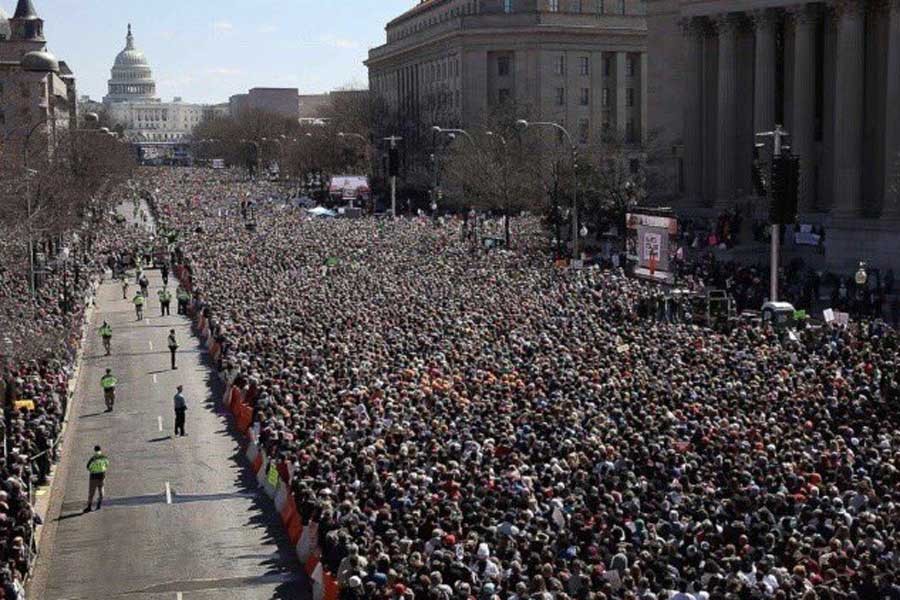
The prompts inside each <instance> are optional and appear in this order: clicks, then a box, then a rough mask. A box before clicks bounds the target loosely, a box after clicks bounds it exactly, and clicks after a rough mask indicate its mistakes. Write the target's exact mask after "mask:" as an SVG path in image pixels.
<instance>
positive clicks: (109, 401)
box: [100, 369, 119, 412]
mask: <svg viewBox="0 0 900 600" xmlns="http://www.w3.org/2000/svg"><path fill="white" fill-rule="evenodd" d="M117 383H119V381H118V380H117V379H116V378H115V377H114V376H113V374H112V369H107V370H106V375H104V376H103V377H101V378H100V387H102V388H103V400H104V402H106V412H112V409H113V406H114V405H115V403H116V384H117Z"/></svg>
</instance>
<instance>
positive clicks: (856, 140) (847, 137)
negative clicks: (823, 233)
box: [832, 0, 865, 217]
mask: <svg viewBox="0 0 900 600" xmlns="http://www.w3.org/2000/svg"><path fill="white" fill-rule="evenodd" d="M833 6H834V16H833V18H834V19H835V32H836V37H835V65H834V71H835V72H834V92H835V98H834V175H833V180H832V187H833V189H834V204H833V207H832V214H833V215H834V216H836V217H840V216H843V217H851V216H858V215H859V214H860V212H861V209H862V203H861V194H860V192H861V187H860V186H861V177H862V169H861V163H862V140H863V118H862V117H863V115H862V111H863V105H862V103H863V82H864V76H865V70H864V67H865V58H864V56H865V54H864V48H865V46H864V42H865V15H864V14H863V3H862V1H861V0H840V1H838V2H835V3H834V5H833Z"/></svg>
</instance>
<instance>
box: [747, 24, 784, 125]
mask: <svg viewBox="0 0 900 600" xmlns="http://www.w3.org/2000/svg"><path fill="white" fill-rule="evenodd" d="M752 17H753V28H754V35H755V38H756V45H755V50H754V86H753V130H754V133H758V132H760V131H772V130H773V129H775V27H776V25H777V24H778V21H779V20H780V19H781V15H780V14H779V13H778V12H776V11H774V10H772V9H763V10H755V11H753V14H752Z"/></svg>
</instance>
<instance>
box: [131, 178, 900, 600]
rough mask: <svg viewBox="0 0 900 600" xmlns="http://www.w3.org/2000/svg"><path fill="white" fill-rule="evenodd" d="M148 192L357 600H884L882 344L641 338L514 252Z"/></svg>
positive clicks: (582, 286)
mask: <svg viewBox="0 0 900 600" xmlns="http://www.w3.org/2000/svg"><path fill="white" fill-rule="evenodd" d="M143 177H144V180H143V181H142V182H141V185H142V186H144V187H146V188H147V189H153V190H156V193H155V199H156V203H157V206H158V210H159V212H160V214H161V215H163V221H164V223H165V224H166V226H167V227H171V228H175V229H177V230H178V231H179V245H180V248H179V256H180V257H182V260H183V262H184V264H185V266H186V269H187V272H188V273H189V275H188V277H189V278H190V287H191V289H192V292H193V294H194V299H195V306H196V307H197V310H202V311H203V312H204V314H205V315H206V316H207V318H208V320H209V322H210V324H211V329H212V331H213V335H214V336H215V338H216V341H218V342H219V343H220V345H221V347H222V349H223V352H222V358H221V363H220V364H219V365H218V367H219V368H220V369H221V370H222V372H223V373H224V374H225V375H226V376H227V377H228V379H229V380H231V381H232V382H233V384H234V385H237V386H240V387H243V388H244V389H245V390H246V391H247V394H246V395H247V398H248V399H249V400H250V402H251V403H252V406H253V410H254V421H255V423H256V427H258V430H259V439H260V443H261V446H262V448H263V449H264V451H265V452H266V453H267V454H268V455H269V457H271V458H273V459H275V460H281V461H284V462H286V463H288V464H289V465H290V469H291V471H292V473H293V477H292V480H291V487H292V489H293V492H294V497H295V500H296V502H297V508H298V511H299V513H300V514H301V516H302V518H303V520H304V523H310V522H317V523H318V524H319V525H318V543H319V546H320V547H321V549H322V562H323V563H324V564H325V566H326V567H327V568H328V569H329V570H330V571H331V572H332V573H334V574H335V575H336V577H337V579H338V582H339V584H340V586H341V594H342V597H343V598H345V599H346V600H360V599H366V600H369V599H378V600H387V599H389V598H395V599H400V598H403V599H413V598H419V599H423V598H428V599H430V600H450V599H459V600H469V599H477V600H520V599H522V598H526V597H527V598H533V599H535V600H569V599H578V600H604V599H607V598H623V599H628V600H633V599H638V598H640V599H654V598H666V599H668V598H674V599H677V600H701V599H705V598H740V599H744V598H779V599H780V598H793V597H797V598H804V599H813V598H823V599H838V598H860V599H873V600H874V599H876V598H898V597H900V586H898V584H897V582H896V581H897V573H898V568H900V530H898V523H900V492H898V490H900V472H898V468H900V427H898V415H900V412H898V410H897V409H898V407H900V375H898V362H897V346H898V338H897V335H896V333H894V332H892V331H890V330H887V329H885V328H876V327H870V326H868V325H867V324H865V323H863V324H854V325H853V326H851V327H850V328H846V329H841V328H838V327H833V326H826V327H822V328H809V329H807V330H805V331H803V332H801V334H800V335H799V337H796V338H794V339H788V338H782V337H780V336H778V335H776V334H775V333H774V332H772V331H768V330H761V329H755V328H752V327H750V326H740V327H738V328H737V329H736V330H735V331H733V332H732V333H730V334H727V335H725V334H717V333H714V332H711V331H706V330H701V329H698V328H696V327H693V326H690V325H684V324H669V323H654V324H652V325H650V324H648V323H647V322H646V321H643V320H641V319H640V318H639V317H638V315H637V310H636V307H637V306H638V305H639V304H640V300H641V299H643V298H645V297H646V295H647V294H651V293H653V292H652V290H651V288H649V287H646V286H645V284H642V283H640V282H637V281H635V280H632V279H629V278H626V277H625V276H624V275H623V274H622V273H621V272H619V271H601V270H598V269H588V270H584V271H580V272H568V271H560V270H557V269H554V268H553V267H552V266H551V265H550V263H549V261H548V260H547V259H546V257H545V256H541V255H540V254H539V252H538V251H537V249H536V248H531V247H530V245H529V244H528V243H521V244H517V250H516V252H506V251H492V252H487V251H484V250H483V249H477V248H475V247H473V246H472V245H471V244H469V243H468V242H467V241H466V240H465V239H463V236H462V235H461V228H460V227H459V224H457V223H453V222H447V223H443V222H440V221H437V222H435V221H431V220H426V219H406V220H400V221H397V222H392V221H379V220H375V219H363V220H325V221H323V220H317V219H312V218H310V217H309V216H308V215H307V214H306V213H305V211H303V210H301V209H300V208H298V207H295V206H292V205H290V204H289V203H285V202H281V201H278V200H267V199H266V198H270V197H273V194H271V193H270V192H269V190H267V189H265V188H263V187H256V186H255V184H241V187H240V188H238V187H237V184H235V183H233V182H229V181H228V179H227V177H228V175H222V174H212V173H209V172H207V173H203V172H200V171H188V170H180V171H176V172H172V171H154V172H149V173H144V175H143ZM237 189H240V192H239V193H235V190H237ZM248 194H249V195H248ZM515 229H516V231H517V232H519V233H520V234H522V232H526V233H525V234H522V235H525V237H527V231H528V229H529V224H528V223H527V222H524V223H517V224H516V228H515Z"/></svg>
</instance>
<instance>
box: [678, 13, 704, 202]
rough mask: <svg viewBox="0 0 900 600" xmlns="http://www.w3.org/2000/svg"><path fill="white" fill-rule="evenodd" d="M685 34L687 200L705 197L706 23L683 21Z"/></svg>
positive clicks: (702, 21)
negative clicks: (704, 56)
mask: <svg viewBox="0 0 900 600" xmlns="http://www.w3.org/2000/svg"><path fill="white" fill-rule="evenodd" d="M681 25H682V32H683V33H684V38H685V39H684V48H685V58H684V85H685V89H684V191H685V196H686V199H687V201H688V202H689V203H690V204H692V205H695V204H700V203H701V201H702V197H703V158H702V157H703V36H704V29H705V28H706V26H707V24H706V22H705V21H704V20H703V19H701V18H699V17H694V18H691V19H684V20H683V21H682V22H681Z"/></svg>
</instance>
